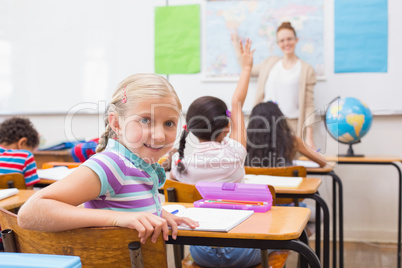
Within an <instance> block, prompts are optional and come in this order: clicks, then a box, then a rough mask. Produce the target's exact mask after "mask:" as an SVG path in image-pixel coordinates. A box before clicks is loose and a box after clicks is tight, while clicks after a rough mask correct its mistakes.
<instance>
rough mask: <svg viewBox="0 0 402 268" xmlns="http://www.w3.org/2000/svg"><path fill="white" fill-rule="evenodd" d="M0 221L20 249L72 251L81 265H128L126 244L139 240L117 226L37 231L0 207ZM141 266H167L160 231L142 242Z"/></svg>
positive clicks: (69, 252) (136, 234)
mask: <svg viewBox="0 0 402 268" xmlns="http://www.w3.org/2000/svg"><path fill="white" fill-rule="evenodd" d="M0 225H1V227H2V229H3V231H4V230H5V229H11V230H12V233H13V234H14V240H15V248H16V251H17V252H21V253H39V254H57V255H74V256H79V257H80V258H81V263H82V265H83V267H131V259H130V254H129V249H128V244H129V243H130V242H132V241H139V238H138V232H137V231H135V230H132V229H125V228H118V227H99V228H80V229H74V230H69V231H62V232H55V233H50V232H38V231H31V230H26V229H22V228H20V227H19V226H18V223H17V215H16V214H14V213H11V212H9V211H6V210H4V209H1V208H0ZM141 252H142V257H143V261H144V267H167V257H166V256H167V255H166V247H165V242H164V240H163V237H162V236H161V235H160V236H159V238H158V239H157V241H156V243H152V242H151V241H149V240H148V241H147V242H146V243H145V245H141Z"/></svg>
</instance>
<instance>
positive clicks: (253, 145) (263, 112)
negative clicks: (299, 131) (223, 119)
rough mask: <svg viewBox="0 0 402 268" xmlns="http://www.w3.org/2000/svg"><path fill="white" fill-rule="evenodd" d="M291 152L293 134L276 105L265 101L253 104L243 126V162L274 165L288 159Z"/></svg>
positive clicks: (247, 164) (255, 164)
mask: <svg viewBox="0 0 402 268" xmlns="http://www.w3.org/2000/svg"><path fill="white" fill-rule="evenodd" d="M294 152H295V143H294V135H293V133H292V131H291V130H290V127H289V125H288V124H287V122H286V118H285V116H284V115H283V113H282V111H281V110H280V109H279V107H278V105H276V104H275V103H273V102H271V101H269V102H263V103H260V104H258V105H256V106H255V107H254V108H253V110H252V111H251V115H250V120H249V123H248V126H247V157H246V161H245V165H246V166H255V167H274V165H275V164H273V163H280V162H283V158H285V160H286V162H288V161H291V160H292V158H293V155H294Z"/></svg>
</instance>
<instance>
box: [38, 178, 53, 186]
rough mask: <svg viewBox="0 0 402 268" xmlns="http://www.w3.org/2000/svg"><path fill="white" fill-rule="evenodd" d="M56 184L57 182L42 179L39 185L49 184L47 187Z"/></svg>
mask: <svg viewBox="0 0 402 268" xmlns="http://www.w3.org/2000/svg"><path fill="white" fill-rule="evenodd" d="M55 182H56V180H49V179H40V180H39V182H38V183H39V184H47V185H50V184H52V183H55Z"/></svg>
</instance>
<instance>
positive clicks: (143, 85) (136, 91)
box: [96, 74, 181, 153]
mask: <svg viewBox="0 0 402 268" xmlns="http://www.w3.org/2000/svg"><path fill="white" fill-rule="evenodd" d="M124 91H125V92H126V100H127V101H126V102H125V103H123V94H124ZM154 98H173V99H174V101H175V104H176V105H177V108H178V109H179V110H181V103H180V100H179V97H178V96H177V94H176V91H175V90H174V88H173V86H172V85H171V84H170V83H169V81H167V80H166V79H165V78H163V77H162V76H159V75H156V74H133V75H131V76H129V77H127V78H126V79H124V80H123V81H122V82H120V84H119V85H118V86H117V89H116V91H115V93H114V94H113V96H112V100H111V101H110V104H109V106H108V107H107V109H106V114H105V126H106V130H105V132H104V133H103V134H102V136H101V138H100V139H99V145H98V146H97V147H96V152H97V153H99V152H102V151H103V150H104V149H105V148H106V145H107V142H108V139H109V138H116V133H114V131H113V130H112V128H111V127H110V124H109V114H110V113H111V112H116V113H117V114H119V115H124V114H125V112H126V111H127V109H130V108H132V107H133V105H136V103H138V101H139V100H140V101H141V100H144V99H154Z"/></svg>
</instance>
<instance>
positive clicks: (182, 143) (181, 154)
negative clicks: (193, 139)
mask: <svg viewBox="0 0 402 268" xmlns="http://www.w3.org/2000/svg"><path fill="white" fill-rule="evenodd" d="M187 135H188V131H187V130H183V133H182V134H181V137H180V145H179V149H178V150H177V151H178V152H179V159H178V160H177V161H176V165H177V171H178V172H179V173H180V174H183V173H186V172H185V170H186V167H185V166H184V164H183V162H182V161H181V160H182V159H183V158H184V148H186V138H187Z"/></svg>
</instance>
